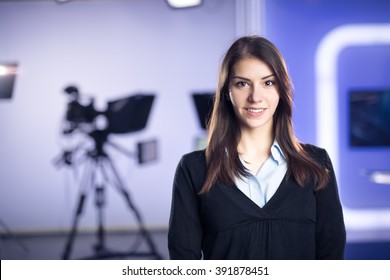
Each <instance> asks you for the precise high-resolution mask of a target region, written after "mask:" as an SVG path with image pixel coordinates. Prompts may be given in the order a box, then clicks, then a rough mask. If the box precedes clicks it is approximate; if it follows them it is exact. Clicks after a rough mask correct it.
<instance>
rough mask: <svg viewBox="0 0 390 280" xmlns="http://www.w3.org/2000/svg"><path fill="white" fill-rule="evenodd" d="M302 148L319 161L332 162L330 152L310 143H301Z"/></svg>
mask: <svg viewBox="0 0 390 280" xmlns="http://www.w3.org/2000/svg"><path fill="white" fill-rule="evenodd" d="M301 146H302V148H303V149H304V150H305V152H306V153H308V154H309V155H310V156H311V157H312V158H313V159H315V160H317V161H321V162H324V163H326V162H328V161H329V160H330V159H329V155H328V152H327V151H326V149H324V148H321V147H318V146H316V145H313V144H308V143H301Z"/></svg>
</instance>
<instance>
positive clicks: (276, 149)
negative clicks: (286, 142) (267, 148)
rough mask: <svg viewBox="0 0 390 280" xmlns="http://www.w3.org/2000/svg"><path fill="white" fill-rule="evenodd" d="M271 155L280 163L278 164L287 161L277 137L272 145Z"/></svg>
mask: <svg viewBox="0 0 390 280" xmlns="http://www.w3.org/2000/svg"><path fill="white" fill-rule="evenodd" d="M271 156H272V158H273V159H274V160H275V161H276V162H277V163H278V165H280V164H281V163H283V162H285V161H286V157H285V156H284V155H283V152H282V149H281V148H280V146H279V143H278V141H276V139H275V140H274V143H273V144H272V146H271Z"/></svg>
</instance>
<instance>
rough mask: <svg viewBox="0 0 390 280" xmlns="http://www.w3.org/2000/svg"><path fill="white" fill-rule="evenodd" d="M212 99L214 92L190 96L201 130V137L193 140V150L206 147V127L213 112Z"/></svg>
mask: <svg viewBox="0 0 390 280" xmlns="http://www.w3.org/2000/svg"><path fill="white" fill-rule="evenodd" d="M214 98H215V93H214V92H197V93H193V94H192V101H193V102H194V105H195V108H196V113H197V115H198V122H199V125H200V127H201V128H202V130H203V135H201V136H197V137H196V138H195V149H197V150H201V149H205V148H206V146H207V125H208V122H209V120H210V117H211V113H212V110H213V105H214Z"/></svg>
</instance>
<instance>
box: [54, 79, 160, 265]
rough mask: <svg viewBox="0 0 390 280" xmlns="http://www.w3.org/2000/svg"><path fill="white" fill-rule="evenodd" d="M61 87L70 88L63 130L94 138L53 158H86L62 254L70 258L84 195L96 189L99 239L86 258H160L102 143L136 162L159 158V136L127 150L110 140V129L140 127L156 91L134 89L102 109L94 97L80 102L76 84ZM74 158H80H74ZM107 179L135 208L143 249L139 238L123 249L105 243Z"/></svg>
mask: <svg viewBox="0 0 390 280" xmlns="http://www.w3.org/2000/svg"><path fill="white" fill-rule="evenodd" d="M64 92H65V93H66V94H68V96H69V102H68V104H67V111H66V115H65V124H64V127H65V128H64V130H63V134H64V135H66V136H67V137H69V136H70V135H72V134H73V133H75V132H81V133H82V134H84V135H86V136H87V137H88V140H92V142H93V147H92V148H90V149H86V148H84V147H83V143H81V144H77V145H76V147H75V148H72V149H67V150H65V151H63V152H62V154H61V155H60V156H58V157H57V158H56V159H55V164H56V165H57V166H61V165H63V164H65V165H67V166H70V167H72V166H73V165H74V164H76V163H77V162H78V161H82V162H83V163H84V164H83V165H84V169H83V175H82V177H81V180H80V190H79V196H78V202H77V205H76V209H75V212H74V216H73V221H72V228H71V231H70V233H69V235H68V237H67V241H66V244H65V249H64V253H63V259H69V258H70V256H71V253H72V248H73V243H74V240H75V237H76V234H77V227H78V223H79V219H80V217H81V215H82V213H83V209H84V205H85V201H86V199H87V197H88V195H89V192H90V191H94V196H95V207H96V210H97V213H98V229H97V232H96V237H97V243H96V245H95V246H94V252H95V254H94V255H92V256H88V257H86V259H108V258H118V257H121V258H122V257H130V258H131V257H145V258H147V257H151V258H155V259H161V256H160V254H159V253H158V252H157V251H156V247H155V245H154V243H153V240H152V238H151V237H150V234H149V232H148V231H147V229H146V228H145V226H144V223H143V219H142V216H141V213H140V211H139V210H138V209H137V207H136V205H135V204H134V202H133V200H132V198H131V195H130V193H129V191H128V190H127V189H126V187H125V183H124V182H123V180H122V179H121V176H120V175H119V172H118V171H117V168H116V166H115V164H114V162H113V160H112V159H111V158H110V156H109V155H108V154H107V152H106V150H105V145H106V144H108V145H110V146H111V147H113V148H114V149H116V150H118V151H119V152H121V153H123V154H125V155H127V156H129V157H135V158H136V159H137V160H138V163H139V164H144V163H147V162H151V161H154V160H156V159H157V140H148V141H147V142H139V143H138V144H137V152H131V151H128V150H126V149H125V148H123V147H121V146H120V145H118V144H116V143H114V142H111V141H108V136H109V135H110V134H124V133H132V132H135V131H139V130H142V129H144V128H145V127H146V124H147V120H148V117H149V113H150V111H151V107H152V104H153V100H154V95H151V94H136V95H133V96H130V97H127V98H123V99H119V100H115V101H110V102H108V106H107V109H106V110H105V111H98V110H96V109H95V107H94V101H93V99H91V100H90V101H89V102H87V104H86V105H84V104H82V103H81V99H82V98H81V96H80V92H79V89H78V88H77V87H76V86H74V85H71V86H68V87H66V88H65V89H64ZM98 116H104V117H105V118H106V121H107V124H106V127H105V128H103V129H102V128H98V127H97V125H96V118H97V117H98ZM80 153H81V155H79V157H77V154H80ZM75 158H76V160H75ZM77 158H79V159H80V160H77ZM108 185H111V186H113V187H115V188H116V190H117V191H118V192H119V194H120V195H121V196H122V197H123V198H124V200H125V203H126V204H127V206H128V208H129V210H130V212H132V213H133V214H134V217H135V220H136V223H137V226H138V232H139V238H142V239H143V241H145V242H146V245H147V247H148V250H147V251H140V250H139V246H140V245H141V242H140V241H139V240H137V242H136V243H134V245H133V246H132V247H131V248H130V249H129V250H128V251H125V252H113V251H110V250H108V249H107V247H106V240H105V228H104V215H103V214H104V213H103V209H104V207H105V204H106V201H105V196H106V187H107V186H108ZM139 238H138V239H139Z"/></svg>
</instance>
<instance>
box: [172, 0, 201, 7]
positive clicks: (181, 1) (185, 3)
mask: <svg viewBox="0 0 390 280" xmlns="http://www.w3.org/2000/svg"><path fill="white" fill-rule="evenodd" d="M167 2H168V4H169V6H170V7H172V8H175V9H181V8H192V7H196V6H199V5H200V4H202V0H167Z"/></svg>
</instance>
